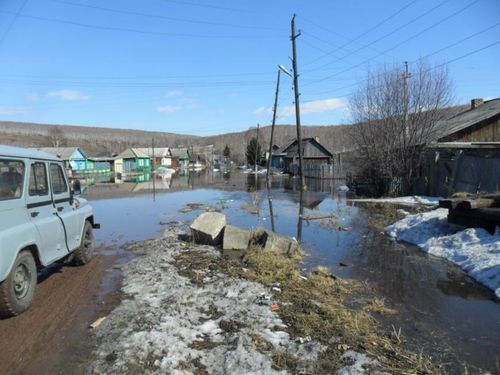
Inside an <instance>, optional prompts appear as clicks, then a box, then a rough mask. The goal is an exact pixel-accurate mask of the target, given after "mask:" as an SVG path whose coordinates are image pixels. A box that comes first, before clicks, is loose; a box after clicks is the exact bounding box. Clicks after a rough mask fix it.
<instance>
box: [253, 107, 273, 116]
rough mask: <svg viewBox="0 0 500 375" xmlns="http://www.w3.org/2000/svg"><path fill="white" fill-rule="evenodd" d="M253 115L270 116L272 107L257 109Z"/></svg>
mask: <svg viewBox="0 0 500 375" xmlns="http://www.w3.org/2000/svg"><path fill="white" fill-rule="evenodd" d="M253 114H254V115H266V116H267V115H272V114H273V108H272V107H259V108H257V109H256V110H255V111H253Z"/></svg>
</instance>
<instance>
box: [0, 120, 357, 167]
mask: <svg viewBox="0 0 500 375" xmlns="http://www.w3.org/2000/svg"><path fill="white" fill-rule="evenodd" d="M346 127H347V126H346V125H338V126H303V127H302V133H303V137H319V139H320V142H321V143H322V144H323V145H324V146H326V147H327V148H328V149H329V150H330V151H332V152H333V151H340V150H343V149H345V147H346V144H347V139H346V138H347V137H346V135H345V133H346V131H345V129H346ZM270 134H271V127H270V126H265V127H261V128H260V129H259V142H260V144H261V145H262V147H263V149H267V148H268V147H269V139H270ZM256 135H257V129H256V128H252V129H249V130H246V131H242V132H234V133H227V134H221V135H214V136H208V137H199V136H193V135H183V134H174V133H164V132H151V131H144V130H131V129H114V128H100V127H87V126H74V125H52V124H35V123H23V122H7V121H0V143H2V144H8V145H15V146H22V147H48V146H79V147H81V148H83V149H84V150H85V151H87V152H90V153H92V152H100V151H109V152H120V151H123V150H124V149H126V148H127V147H134V146H135V147H137V146H143V147H147V146H149V145H151V139H152V138H154V139H155V145H156V146H157V147H162V146H169V147H175V146H196V145H200V146H201V145H209V144H213V145H214V146H215V149H216V150H219V151H220V152H222V150H223V149H224V147H225V146H226V145H228V146H229V147H230V149H231V153H232V154H233V155H234V157H235V158H236V159H240V158H242V157H243V156H244V154H245V150H246V145H247V143H248V141H249V140H250V139H251V138H252V137H255V136H256ZM296 136H297V133H296V128H295V126H294V125H278V126H276V128H275V132H274V142H273V143H274V144H276V145H278V146H284V145H286V144H287V143H288V142H290V141H291V140H292V139H293V138H295V137H296Z"/></svg>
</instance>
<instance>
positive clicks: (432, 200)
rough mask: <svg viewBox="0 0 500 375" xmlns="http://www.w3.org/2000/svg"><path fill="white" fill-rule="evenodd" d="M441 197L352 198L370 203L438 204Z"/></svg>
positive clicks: (355, 200) (354, 200)
mask: <svg viewBox="0 0 500 375" xmlns="http://www.w3.org/2000/svg"><path fill="white" fill-rule="evenodd" d="M440 199H442V198H439V197H427V196H421V195H411V196H407V197H397V198H366V199H350V201H353V202H370V203H392V204H399V205H403V206H419V205H420V206H437V205H438V204H439V200H440Z"/></svg>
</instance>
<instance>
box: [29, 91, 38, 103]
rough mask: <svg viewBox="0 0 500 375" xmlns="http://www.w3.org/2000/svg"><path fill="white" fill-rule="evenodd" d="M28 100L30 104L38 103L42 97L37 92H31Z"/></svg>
mask: <svg viewBox="0 0 500 375" xmlns="http://www.w3.org/2000/svg"><path fill="white" fill-rule="evenodd" d="M26 99H28V100H29V101H30V102H37V101H38V100H40V96H39V95H38V93H36V92H29V93H27V94H26Z"/></svg>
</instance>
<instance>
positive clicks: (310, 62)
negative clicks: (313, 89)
mask: <svg viewBox="0 0 500 375" xmlns="http://www.w3.org/2000/svg"><path fill="white" fill-rule="evenodd" d="M447 1H449V0H446V1H444V2H443V3H445V2H447ZM416 2H417V0H413V1H411V2H409V3H408V4H406V5H404V6H403V7H401V8H400V9H398V10H397V11H396V12H394V13H392V14H391V15H389V16H388V17H386V18H384V19H383V20H382V21H380V22H379V23H377V24H376V25H375V26H373V27H371V28H369V29H368V30H366V31H364V32H363V33H361V34H359V35H358V36H356V37H355V38H353V39H349V38H347V37H344V38H346V39H348V40H349V42H348V43H345V44H343V45H342V46H340V47H338V48H337V49H335V50H333V51H330V52H328V53H326V54H325V55H323V56H319V57H318V58H316V59H314V60H312V61H309V62H307V63H305V64H302V65H303V66H306V65H309V64H312V63H314V62H316V61H318V60H321V59H323V58H325V57H327V56H329V55H331V54H333V53H334V52H336V51H338V50H339V49H341V48H343V47H346V46H348V45H349V44H351V43H353V42H355V41H357V40H359V39H360V38H361V37H363V36H365V35H366V34H368V33H370V32H372V31H373V30H375V29H377V28H378V27H380V26H382V25H383V24H384V23H386V22H387V21H389V20H390V19H392V18H394V17H395V16H397V15H398V14H400V13H401V12H403V11H404V10H405V9H407V8H409V7H410V6H411V5H413V4H414V3H416ZM302 18H303V17H302ZM304 20H305V21H306V22H309V23H311V24H313V25H315V26H316V27H319V28H322V29H323V30H326V31H329V32H331V33H334V34H337V33H336V32H334V31H332V30H329V29H327V28H325V27H323V26H320V25H318V24H316V23H315V22H313V21H310V20H308V19H305V18H304ZM337 35H339V34H337ZM366 47H368V46H367V45H363V48H366Z"/></svg>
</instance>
